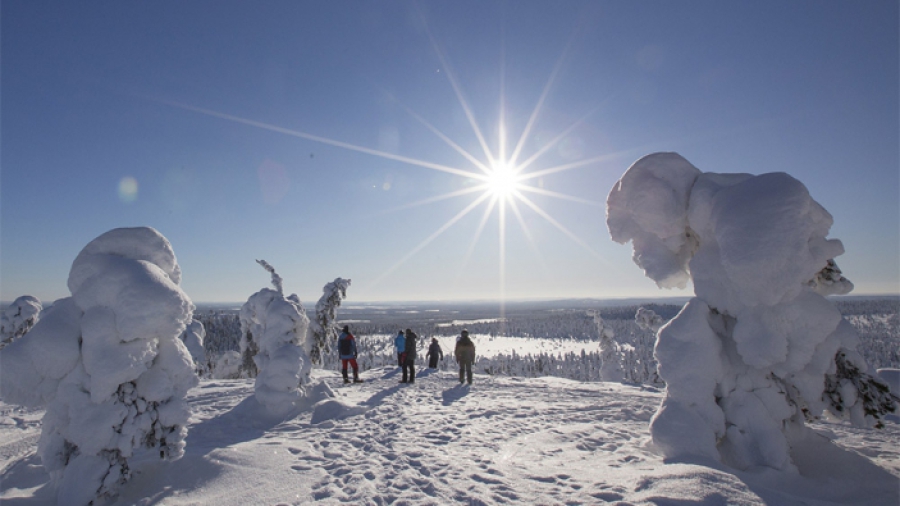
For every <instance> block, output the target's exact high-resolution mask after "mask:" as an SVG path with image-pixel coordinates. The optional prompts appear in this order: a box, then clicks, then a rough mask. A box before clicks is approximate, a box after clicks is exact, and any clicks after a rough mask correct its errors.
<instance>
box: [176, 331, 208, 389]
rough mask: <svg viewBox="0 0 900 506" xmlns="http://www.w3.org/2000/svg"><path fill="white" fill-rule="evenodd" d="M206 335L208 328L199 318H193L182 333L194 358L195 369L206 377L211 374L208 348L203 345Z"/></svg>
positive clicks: (198, 374)
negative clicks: (204, 326) (207, 355)
mask: <svg viewBox="0 0 900 506" xmlns="http://www.w3.org/2000/svg"><path fill="white" fill-rule="evenodd" d="M205 337H206V329H204V328H203V323H202V322H200V321H198V320H191V323H189V324H188V326H187V327H186V328H185V329H184V332H183V333H182V334H181V341H182V342H183V343H184V346H185V347H186V348H187V349H188V352H190V354H191V359H193V360H194V371H195V372H196V373H197V376H199V377H201V378H205V377H207V376H208V375H209V369H210V367H209V360H208V359H207V357H206V348H205V347H204V346H203V339H204V338H205Z"/></svg>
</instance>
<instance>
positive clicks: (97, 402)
mask: <svg viewBox="0 0 900 506" xmlns="http://www.w3.org/2000/svg"><path fill="white" fill-rule="evenodd" d="M180 280H181V270H180V268H179V267H178V263H177V261H176V259H175V254H174V252H173V251H172V247H171V245H170V244H169V241H168V240H167V239H166V238H165V237H163V236H162V235H161V234H160V233H159V232H157V231H156V230H154V229H152V228H146V227H142V228H121V229H115V230H111V231H109V232H107V233H105V234H103V235H101V236H100V237H98V238H96V239H94V240H93V241H91V242H90V243H89V244H88V245H87V246H85V247H84V249H83V250H82V251H81V253H79V255H78V257H77V258H76V259H75V262H74V263H73V264H72V269H71V271H70V272H69V280H68V286H69V290H70V291H71V293H72V296H71V297H69V298H65V299H62V300H59V301H57V302H56V303H55V304H53V306H52V307H51V308H49V309H48V310H47V311H45V315H44V317H43V318H42V319H41V320H40V321H39V322H38V324H37V325H35V326H34V328H33V329H32V330H31V332H29V333H28V334H27V335H26V337H25V338H23V339H20V340H18V341H16V342H14V343H13V344H11V345H10V346H8V347H7V348H6V349H4V350H3V352H2V353H0V385H2V394H3V399H4V400H5V401H7V402H13V403H17V404H23V405H27V406H36V405H46V414H45V416H44V419H43V423H42V432H41V438H40V442H39V445H38V454H39V455H40V457H41V461H42V462H43V465H44V468H45V469H46V470H47V471H48V472H49V473H50V475H51V476H52V478H53V479H54V481H55V482H56V483H57V484H58V486H59V488H58V500H59V504H66V505H74V506H78V505H86V504H90V503H92V502H95V501H103V500H105V499H106V498H109V497H112V496H114V495H115V494H116V490H117V488H118V487H119V486H120V485H122V484H123V483H124V482H125V481H127V480H128V479H129V477H130V470H129V459H131V458H132V457H134V456H135V455H136V454H138V453H139V452H145V451H146V452H150V454H151V455H154V456H155V455H159V457H161V458H165V459H169V460H175V459H178V458H180V457H181V456H182V455H183V453H184V440H185V437H186V435H187V428H186V426H187V423H188V418H189V416H190V411H189V408H188V405H187V403H186V401H185V397H186V394H187V391H188V390H189V389H190V388H192V387H193V386H194V385H196V384H197V376H196V375H195V374H194V371H193V365H192V362H191V357H190V354H189V353H188V351H187V349H186V348H185V346H184V344H183V343H182V342H181V340H180V339H179V336H180V335H181V333H182V332H183V331H184V329H185V326H186V325H187V323H188V322H190V320H191V312H192V311H193V304H192V303H191V300H190V299H189V298H188V296H187V295H185V293H184V292H183V291H182V290H181V288H180V287H179V286H178V284H179V282H180Z"/></svg>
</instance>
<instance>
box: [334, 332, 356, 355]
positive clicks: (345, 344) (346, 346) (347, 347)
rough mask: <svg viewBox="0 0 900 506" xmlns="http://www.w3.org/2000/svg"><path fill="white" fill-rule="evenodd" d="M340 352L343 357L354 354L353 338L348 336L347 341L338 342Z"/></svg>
mask: <svg viewBox="0 0 900 506" xmlns="http://www.w3.org/2000/svg"><path fill="white" fill-rule="evenodd" d="M338 351H339V352H340V354H341V355H342V356H347V355H352V354H353V338H351V337H350V336H347V338H346V339H341V340H340V341H338Z"/></svg>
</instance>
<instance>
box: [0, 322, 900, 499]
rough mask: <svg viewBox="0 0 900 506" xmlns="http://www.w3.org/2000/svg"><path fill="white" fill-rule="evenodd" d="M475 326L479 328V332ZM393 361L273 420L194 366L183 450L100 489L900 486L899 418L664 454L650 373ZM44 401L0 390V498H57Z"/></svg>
mask: <svg viewBox="0 0 900 506" xmlns="http://www.w3.org/2000/svg"><path fill="white" fill-rule="evenodd" d="M485 339H487V338H485ZM397 372H398V368H396V367H384V368H378V369H373V370H369V371H366V372H365V373H364V374H363V378H364V379H365V380H366V382H365V383H363V384H361V385H351V386H343V385H342V384H341V382H340V378H339V374H338V372H337V371H328V370H314V371H313V380H314V381H323V382H324V383H325V384H327V385H329V386H330V387H331V389H332V390H333V392H334V393H335V397H334V398H331V399H327V400H325V401H321V402H320V403H318V404H316V405H314V406H310V407H307V408H305V409H303V410H301V411H299V412H298V413H292V414H291V415H290V416H289V417H287V418H286V419H271V418H269V417H268V416H267V415H265V411H264V410H263V409H261V406H260V405H259V404H258V403H257V401H256V400H255V398H254V397H253V381H252V380H203V381H202V382H201V384H200V385H199V386H198V387H196V388H194V389H192V390H191V391H190V393H189V394H188V402H189V404H190V406H191V409H192V411H193V414H192V415H191V419H190V425H189V435H188V439H187V448H186V453H185V455H184V457H183V458H182V459H180V460H178V461H176V462H172V463H163V462H160V461H158V459H156V458H153V456H151V455H147V456H146V458H145V459H138V460H136V461H135V464H134V466H133V467H134V471H135V475H134V478H133V479H132V480H131V481H129V482H128V483H127V484H126V485H125V486H124V487H123V489H122V490H121V494H120V496H119V497H118V499H117V500H116V501H115V502H113V503H111V504H113V505H115V506H124V505H132V504H136V505H153V504H165V505H195V504H217V505H266V504H267V505H300V504H309V503H312V502H316V503H319V504H371V505H383V504H397V505H401V504H408V505H411V504H416V505H418V504H435V505H438V504H474V505H478V504H604V503H611V504H620V505H625V504H635V505H638V504H657V505H658V504H698V505H721V504H729V505H751V504H778V505H823V506H824V505H836V504H846V505H861V504H866V505H885V506H896V505H897V504H898V500H900V425H898V423H897V419H896V418H892V420H891V421H889V422H888V423H887V424H886V427H885V428H884V429H882V430H875V429H859V428H854V427H851V426H850V425H848V424H846V423H843V422H834V421H822V422H819V423H816V424H814V427H815V430H816V433H817V436H816V438H814V439H812V440H809V441H805V442H804V444H803V445H802V446H799V447H797V448H794V452H793V458H794V460H795V462H796V463H797V465H798V468H799V470H800V474H799V475H789V474H784V473H778V472H774V471H772V470H768V469H757V470H750V471H746V472H742V471H736V470H734V469H729V468H727V467H724V466H721V465H719V464H716V463H713V462H679V463H666V462H663V460H662V458H661V457H660V456H659V455H658V454H657V452H656V451H655V449H654V447H653V445H652V442H651V440H650V434H649V428H648V426H649V421H650V418H651V416H652V415H653V413H654V412H655V411H656V409H657V407H658V405H659V403H660V401H661V400H662V397H663V395H662V392H661V391H660V390H657V389H655V388H652V387H646V386H644V387H642V386H633V385H623V384H618V383H597V382H594V383H584V382H576V381H571V380H566V379H562V378H550V377H546V378H531V379H521V378H509V377H491V376H485V375H480V374H479V375H476V377H475V383H474V384H473V385H472V386H471V387H468V386H460V385H459V384H458V382H457V379H456V374H455V373H454V372H450V371H434V370H430V371H429V370H426V371H423V372H420V375H419V376H418V378H417V381H416V383H415V384H414V385H400V384H398V375H397ZM42 414H43V412H42V411H41V410H27V409H22V408H19V407H16V406H11V405H8V404H3V403H0V471H2V474H0V482H2V483H0V500H2V502H3V504H4V505H10V506H14V505H15V506H18V505H23V506H24V505H53V504H56V496H55V491H54V490H53V488H52V487H51V486H50V485H49V477H48V475H47V473H46V472H45V471H44V469H43V468H42V466H41V463H40V459H39V458H38V457H37V456H36V455H35V453H34V452H35V447H36V444H37V440H38V437H39V435H40V419H41V416H42Z"/></svg>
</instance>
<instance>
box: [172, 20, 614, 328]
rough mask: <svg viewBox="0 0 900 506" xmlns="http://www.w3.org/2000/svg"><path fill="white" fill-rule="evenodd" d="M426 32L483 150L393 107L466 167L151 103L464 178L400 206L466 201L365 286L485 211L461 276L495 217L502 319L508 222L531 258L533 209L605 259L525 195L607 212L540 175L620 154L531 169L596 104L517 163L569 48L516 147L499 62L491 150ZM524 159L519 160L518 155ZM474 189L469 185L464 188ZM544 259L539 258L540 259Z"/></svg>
mask: <svg viewBox="0 0 900 506" xmlns="http://www.w3.org/2000/svg"><path fill="white" fill-rule="evenodd" d="M426 32H427V34H428V37H429V39H430V41H431V44H432V47H433V48H434V50H435V53H436V54H437V56H438V58H439V60H440V62H441V68H442V70H443V71H444V72H443V74H444V75H445V76H446V77H447V79H448V80H449V82H450V85H451V87H452V89H453V91H454V93H455V95H456V98H457V100H458V102H459V106H460V107H461V108H462V110H463V112H464V113H465V116H466V118H467V119H468V122H469V125H470V126H471V128H472V133H473V134H474V136H475V138H476V139H477V141H478V144H479V145H480V148H481V153H480V154H479V153H477V152H470V151H469V150H467V149H465V148H463V147H462V146H461V145H460V144H459V143H457V142H456V141H454V140H453V139H451V138H450V136H448V135H447V134H446V133H444V132H443V131H441V130H440V129H438V128H437V127H436V126H434V125H433V124H431V123H430V122H429V121H428V120H426V119H425V118H424V117H422V116H421V115H419V114H418V113H417V112H415V111H413V110H412V109H411V108H409V107H407V106H406V105H404V104H403V103H402V102H400V101H399V100H398V99H397V98H396V97H393V96H390V95H389V96H390V98H391V100H392V102H393V103H395V104H396V105H397V106H399V107H400V108H401V109H403V110H405V111H406V112H407V113H408V114H409V115H410V116H411V117H412V118H413V119H414V120H416V121H417V122H418V123H420V124H421V125H422V126H424V127H425V128H426V129H427V130H429V131H431V132H432V133H433V134H435V135H436V136H437V137H438V138H440V139H441V140H442V141H443V142H444V143H445V144H446V145H447V146H449V147H450V148H452V149H453V150H455V151H456V152H457V153H459V154H460V155H461V156H462V157H464V158H465V159H466V160H467V161H468V163H466V164H464V165H463V164H452V165H448V164H444V163H438V162H432V161H427V160H422V159H417V158H412V157H408V156H403V155H400V154H397V153H389V152H385V151H381V150H378V149H373V148H369V147H365V146H360V145H356V144H351V143H349V142H345V141H341V140H337V139H331V138H327V137H322V136H319V135H314V134H311V133H307V132H301V131H297V130H292V129H288V128H284V127H280V126H277V125H272V124H268V123H263V122H261V121H256V120H253V119H249V118H243V117H239V116H234V115H231V114H227V113H224V112H219V111H214V110H209V109H204V108H200V107H196V106H192V105H188V104H182V103H178V102H173V101H169V100H161V99H155V100H157V101H159V102H162V103H165V104H168V105H171V106H175V107H179V108H182V109H186V110H189V111H194V112H197V113H200V114H205V115H209V116H213V117H217V118H221V119H224V120H228V121H233V122H237V123H242V124H246V125H249V126H253V127H257V128H262V129H265V130H270V131H273V132H278V133H281V134H286V135H291V136H294V137H297V138H301V139H306V140H309V141H313V142H318V143H322V144H327V145H330V146H335V147H338V148H342V149H347V150H350V151H356V152H360V153H366V154H369V155H373V156H377V157H380V158H384V159H387V160H393V161H397V162H401V163H404V164H409V165H412V166H417V167H421V168H425V169H429V170H434V171H438V172H444V173H449V174H453V175H455V176H458V177H461V178H463V179H464V181H465V183H464V184H461V185H459V186H460V187H459V188H458V189H455V190H451V191H448V192H446V193H443V194H438V195H434V196H431V197H428V198H425V199H423V200H420V201H417V202H411V203H406V204H404V205H402V206H401V207H399V208H396V209H395V210H400V209H408V208H413V207H418V206H421V205H425V204H429V203H434V202H438V201H441V200H445V199H456V198H464V199H468V200H469V203H468V204H465V205H464V206H463V208H462V209H461V210H460V211H459V212H457V213H456V214H455V215H453V216H452V217H450V218H449V219H448V220H447V221H446V222H445V223H444V224H442V225H440V226H439V227H438V228H437V229H436V230H435V231H434V232H433V233H432V234H430V235H429V236H428V237H426V238H425V239H423V240H422V241H421V242H420V243H419V244H418V245H416V246H415V247H413V248H409V249H408V251H407V252H406V254H405V255H404V256H403V257H402V258H400V259H399V260H397V261H396V262H395V263H394V264H393V265H392V266H390V267H389V268H387V269H386V270H385V271H384V272H382V273H381V274H380V275H379V276H378V277H376V278H375V279H374V280H372V281H371V282H370V284H369V287H368V288H370V289H371V288H372V287H374V286H376V285H378V284H379V283H381V282H382V281H383V280H384V279H386V278H387V277H388V276H390V275H391V274H392V273H393V272H395V271H396V270H397V269H399V268H400V267H401V266H402V265H403V264H404V263H405V262H406V261H407V260H409V259H410V258H412V257H413V256H414V255H416V254H418V253H419V252H420V251H422V250H423V249H424V248H425V247H427V246H428V245H429V244H430V243H431V242H432V241H434V240H435V239H436V238H437V237H439V236H440V235H442V234H443V233H444V232H446V231H447V230H448V229H449V228H451V227H452V226H453V225H454V224H456V223H458V222H460V220H462V219H463V218H464V217H465V216H466V215H469V214H470V213H472V212H474V211H475V209H477V208H479V207H482V208H483V213H482V216H481V219H480V221H479V224H478V226H477V227H476V229H475V231H474V233H473V234H472V239H471V243H470V244H469V248H468V250H467V251H466V252H465V254H464V255H463V258H462V262H461V266H460V272H462V269H463V268H464V267H465V265H466V264H467V263H468V261H469V258H470V257H471V256H472V255H473V254H474V252H475V250H476V243H477V242H478V241H479V238H480V237H481V235H482V232H483V231H484V230H485V226H486V224H487V222H488V221H489V220H490V219H491V217H492V216H496V218H497V225H498V226H497V230H498V236H497V241H498V244H499V259H498V260H499V261H498V264H499V265H498V267H499V269H498V271H499V272H498V281H499V286H498V288H499V299H500V314H501V318H502V315H503V314H504V312H505V309H504V305H505V299H506V269H507V263H506V241H507V235H508V232H509V228H510V227H509V225H510V223H511V222H517V223H518V228H519V229H520V230H521V232H522V234H523V236H524V237H525V239H526V240H527V242H528V245H529V246H531V248H532V249H533V250H534V252H535V253H536V255H537V256H538V257H539V258H540V256H541V255H540V248H539V247H538V246H539V245H538V241H537V240H536V238H535V236H534V235H533V234H532V233H531V230H530V227H529V224H528V222H527V221H526V219H525V217H524V216H523V212H531V213H533V214H536V215H537V216H540V217H541V218H543V220H544V221H546V222H547V223H549V224H550V225H552V226H553V227H555V228H556V229H557V230H559V231H560V232H562V233H563V234H564V235H566V236H567V237H568V238H569V239H571V240H572V242H574V243H575V244H577V245H579V246H581V247H582V248H584V249H585V250H586V251H587V252H589V253H591V254H592V255H593V256H594V257H596V258H597V259H599V260H600V261H604V262H605V261H606V260H605V259H604V258H603V257H602V256H601V255H599V254H598V253H597V252H596V251H594V249H593V248H592V247H591V246H590V245H589V244H588V243H587V242H585V240H584V239H583V238H582V237H580V236H579V235H577V234H575V233H573V232H572V231H570V230H569V229H567V228H566V227H565V226H564V225H563V224H562V223H560V222H559V221H558V220H556V219H555V218H554V217H553V216H551V215H550V213H548V212H547V211H546V210H545V209H544V208H543V207H542V206H541V205H540V204H539V203H538V202H535V201H533V200H532V199H531V198H530V196H532V195H538V196H542V197H550V198H554V199H561V200H567V201H571V202H576V203H580V204H585V205H589V206H593V207H600V208H603V207H604V203H603V202H595V201H593V200H589V199H583V198H579V197H575V196H573V195H567V194H564V193H559V192H556V191H552V190H549V189H546V188H544V185H543V178H544V177H545V176H549V175H551V174H557V173H560V172H563V171H568V170H571V169H575V168H578V167H585V166H589V165H593V164H596V163H598V162H602V161H605V160H608V159H611V158H615V157H616V156H619V155H621V152H618V153H616V152H611V153H602V154H598V155H597V156H594V157H591V158H583V159H581V160H576V161H571V162H568V163H564V164H562V165H553V166H550V167H543V168H535V167H534V166H535V165H540V164H539V163H535V162H538V160H539V159H540V158H541V157H542V156H543V155H545V154H547V153H549V152H552V151H551V150H552V149H553V148H554V147H555V146H557V144H558V143H559V142H561V141H562V140H563V139H564V138H566V136H568V135H569V134H570V133H572V132H573V131H574V130H575V129H576V128H578V127H579V126H580V125H582V124H584V122H585V121H587V119H588V118H589V117H591V116H592V115H593V114H594V113H595V112H596V111H598V110H599V109H600V107H601V106H602V103H601V104H600V105H597V106H595V107H592V108H590V109H589V110H587V111H586V113H585V114H584V116H582V117H581V118H578V119H576V120H575V121H574V122H572V123H571V124H570V125H569V126H568V127H566V128H564V129H562V130H561V131H560V132H559V133H558V134H557V135H556V136H554V137H552V138H550V139H544V140H542V141H541V146H539V147H538V148H537V150H536V151H534V152H533V153H532V154H530V156H528V157H527V158H526V159H524V160H523V159H521V158H520V155H523V150H524V148H525V146H526V144H527V141H529V140H530V139H533V136H532V131H533V129H534V127H535V123H536V121H537V119H538V116H539V115H540V112H541V110H542V108H543V106H544V103H545V100H546V98H547V95H548V94H549V92H550V89H551V88H552V85H553V83H554V81H555V80H556V77H557V74H558V73H559V70H560V67H561V66H562V62H563V61H564V60H565V58H564V57H565V55H566V52H567V51H568V46H567V49H566V50H564V51H563V54H562V55H561V56H560V58H559V59H558V60H557V63H556V65H555V66H554V69H553V71H552V72H551V74H550V77H549V79H548V81H547V83H546V85H545V86H544V89H543V90H542V92H541V95H540V97H539V98H538V100H537V103H536V105H535V107H534V109H533V110H532V112H531V115H530V116H529V118H528V121H527V123H526V124H525V125H524V128H523V129H522V130H521V132H520V135H519V136H518V140H517V141H515V142H508V141H512V139H508V138H507V126H506V105H505V103H506V99H505V84H504V82H505V77H504V76H505V71H504V69H505V66H504V65H503V64H501V66H500V69H501V76H500V77H501V79H500V83H501V86H500V100H499V116H498V118H497V123H496V128H497V131H496V133H497V137H496V141H497V142H496V144H495V145H493V146H489V144H488V139H487V138H486V137H485V136H484V135H483V134H482V130H481V128H480V127H479V124H478V121H476V119H475V114H474V112H473V111H472V109H471V108H470V107H469V104H468V102H467V101H466V100H465V98H464V96H463V93H462V90H461V87H460V84H459V82H458V80H457V78H456V75H455V72H453V69H452V68H451V67H450V65H449V63H448V61H447V60H446V58H445V57H444V54H443V51H441V49H440V47H439V44H438V43H437V41H436V39H435V38H434V37H433V35H432V34H431V32H430V30H428V29H427V27H426ZM507 147H510V148H512V149H511V152H509V153H508V152H507ZM523 158H524V156H523ZM470 182H471V183H474V184H469V183H470ZM541 261H542V260H541Z"/></svg>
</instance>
